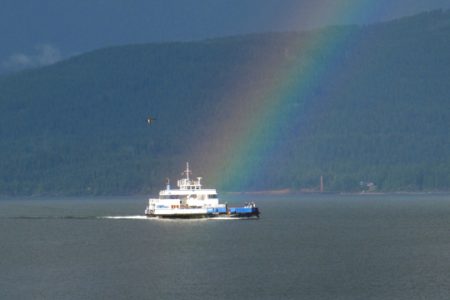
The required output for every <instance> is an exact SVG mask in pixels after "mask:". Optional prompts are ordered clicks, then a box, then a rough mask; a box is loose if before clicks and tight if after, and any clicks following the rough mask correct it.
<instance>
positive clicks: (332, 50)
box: [200, 0, 380, 190]
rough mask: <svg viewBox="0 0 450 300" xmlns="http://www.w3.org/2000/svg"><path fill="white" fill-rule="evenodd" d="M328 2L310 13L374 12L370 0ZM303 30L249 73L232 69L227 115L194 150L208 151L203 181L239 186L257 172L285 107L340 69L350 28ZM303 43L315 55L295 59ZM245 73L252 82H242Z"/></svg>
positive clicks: (288, 117)
mask: <svg viewBox="0 0 450 300" xmlns="http://www.w3.org/2000/svg"><path fill="white" fill-rule="evenodd" d="M333 3H335V4H332V5H331V6H329V7H317V9H316V12H315V13H314V14H312V15H311V18H326V19H327V20H328V19H329V20H336V21H337V22H338V20H340V19H349V18H351V17H352V15H365V16H366V17H369V16H370V14H371V13H380V9H379V8H378V7H377V6H376V5H377V4H376V1H364V0H361V1H350V2H344V4H342V2H339V3H340V4H337V3H338V1H335V2H333ZM348 3H353V4H352V5H351V6H349V5H348ZM293 17H295V16H293ZM329 30H332V28H330V29H329ZM336 32H338V31H336ZM305 34H306V35H307V38H300V39H296V38H293V39H292V40H291V41H288V42H287V44H285V45H283V47H284V52H281V53H280V55H278V56H275V57H272V58H271V59H270V60H266V59H264V60H261V61H256V62H254V64H253V68H252V69H253V72H252V73H251V74H248V73H247V74H245V75H242V76H239V75H238V76H237V79H235V80H234V81H233V82H231V83H229V90H230V92H229V94H227V95H226V96H225V97H228V98H231V99H236V100H234V102H233V104H232V109H231V110H232V116H230V118H228V119H226V120H224V121H223V122H222V123H221V124H219V125H218V126H217V128H216V134H215V136H216V139H215V140H214V141H212V142H211V141H208V142H207V143H205V144H202V145H201V147H202V149H203V151H200V152H203V153H205V152H207V153H208V155H207V161H206V162H205V165H206V166H207V167H206V168H207V170H203V172H204V174H205V176H208V177H207V178H208V181H209V182H212V183H214V184H215V185H217V186H218V187H219V188H220V187H222V188H229V187H233V189H235V190H242V188H244V186H245V184H246V183H248V182H251V180H252V178H256V174H257V173H261V172H264V168H261V166H262V165H264V161H265V160H270V156H271V154H272V153H274V151H277V142H275V141H277V138H278V137H277V135H279V134H280V132H282V128H285V126H286V124H287V123H289V122H291V121H292V120H293V118H295V117H296V116H295V114H293V113H291V112H292V111H293V108H294V107H297V108H298V107H299V106H300V107H301V106H302V104H303V103H304V101H305V99H307V98H308V97H310V96H311V94H312V93H314V89H315V88H316V87H318V86H319V87H320V86H322V85H325V86H326V85H327V84H328V82H329V80H331V79H332V78H333V76H334V75H336V74H337V72H342V70H340V69H339V61H340V58H341V57H342V55H345V52H346V51H348V50H349V48H351V47H352V46H354V45H352V43H353V41H351V39H350V37H349V36H350V34H349V33H345V32H343V31H339V33H337V34H322V33H321V32H320V31H316V32H315V33H314V34H308V33H305ZM305 49H309V50H312V51H318V52H320V59H316V60H315V59H312V60H308V61H307V62H306V63H305V62H304V61H302V60H301V59H298V54H299V53H296V52H297V51H298V52H301V51H305ZM345 72H350V70H345ZM260 74H264V75H263V76H260ZM248 78H251V80H252V81H253V82H251V83H250V84H248ZM255 86H256V87H258V88H254V87H255ZM261 86H263V88H261ZM243 100H245V101H243ZM228 103H229V102H228ZM278 139H279V138H278Z"/></svg>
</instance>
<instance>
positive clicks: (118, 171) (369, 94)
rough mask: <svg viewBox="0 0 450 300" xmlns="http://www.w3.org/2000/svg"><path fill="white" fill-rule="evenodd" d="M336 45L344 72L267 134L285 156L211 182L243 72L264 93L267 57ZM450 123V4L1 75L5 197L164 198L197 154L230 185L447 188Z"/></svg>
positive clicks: (116, 50)
mask: <svg viewBox="0 0 450 300" xmlns="http://www.w3.org/2000/svg"><path fill="white" fill-rule="evenodd" d="M342 37H345V38H342ZM332 39H336V40H340V41H343V42H342V44H341V45H339V51H337V52H336V53H333V55H334V56H335V57H334V61H335V62H336V63H335V64H334V65H333V67H334V70H333V71H332V72H329V73H328V74H331V75H330V76H328V77H327V78H326V80H321V81H317V82H315V83H314V82H313V83H311V84H315V86H311V87H309V89H308V90H310V91H311V92H310V93H308V94H307V95H306V96H305V95H304V96H303V98H302V99H300V100H301V105H299V106H298V107H296V110H295V114H294V113H292V116H290V117H289V118H286V120H288V122H284V123H283V124H281V125H280V134H279V135H277V136H276V139H277V140H274V141H269V142H271V143H272V144H273V145H277V151H276V152H275V154H274V155H271V157H270V158H265V157H260V158H258V159H259V161H260V165H259V168H260V171H261V172H260V173H261V176H258V175H256V176H253V177H251V178H244V177H242V178H241V180H240V181H239V182H240V184H239V186H236V185H233V184H232V183H230V182H228V183H227V182H218V181H217V182H215V181H214V180H212V181H211V180H209V181H208V173H207V172H208V169H209V168H208V166H207V165H206V163H205V162H206V161H208V159H207V158H208V157H209V156H210V155H211V153H209V152H208V148H207V147H206V148H204V149H205V150H204V151H203V152H201V153H198V151H199V147H195V145H196V144H197V145H198V144H202V143H203V144H207V142H208V141H210V142H211V143H214V142H215V141H216V140H217V139H220V138H221V137H220V136H218V132H216V129H217V126H216V125H217V124H219V123H221V122H223V121H224V120H227V119H230V120H231V121H234V119H233V115H232V114H233V111H234V109H233V107H232V104H233V103H241V104H242V105H245V103H246V101H247V99H246V98H245V97H242V98H237V99H236V98H234V99H231V98H230V97H229V96H230V95H233V93H232V91H230V89H233V85H232V84H231V83H233V82H235V79H236V78H242V79H244V78H245V80H244V81H243V82H241V83H240V84H241V88H242V87H244V88H245V87H248V89H251V90H252V91H254V94H255V95H258V93H259V92H261V93H263V91H264V89H265V84H266V83H267V82H270V81H272V80H273V79H274V78H272V76H273V74H271V73H270V72H258V73H256V74H255V72H252V68H253V67H254V65H255V63H256V62H261V61H273V60H277V61H280V62H281V64H280V67H281V68H286V69H288V68H289V67H291V66H292V64H298V65H302V64H303V65H308V64H309V65H315V64H314V62H317V61H318V62H320V60H324V59H325V58H326V56H327V55H329V54H328V53H326V49H323V48H321V44H320V43H312V42H309V41H316V40H332ZM305 45H307V46H305ZM287 54H288V55H287ZM299 62H300V63H299ZM290 80H291V81H292V82H293V84H295V83H296V80H297V81H298V80H300V79H298V78H290ZM319 83H320V84H319ZM294 96H295V95H294ZM236 97H240V96H239V95H236ZM297 100H298V99H297ZM297 100H296V101H297ZM149 115H152V116H154V117H155V118H156V121H155V122H154V123H153V124H152V125H151V126H149V125H148V123H147V121H146V120H147V117H148V116H149ZM449 129H450V12H448V11H447V12H445V11H434V12H428V13H424V14H420V15H416V16H412V17H407V18H402V19H399V20H394V21H390V22H386V23H382V24H374V25H366V26H339V27H329V28H324V29H321V30H314V31H309V32H289V33H267V34H253V35H245V36H235V37H226V38H218V39H210V40H203V41H195V42H173V43H159V44H140V45H126V46H118V47H111V48H105V49H100V50H97V51H93V52H90V53H85V54H82V55H79V56H76V57H73V58H70V59H68V60H65V61H62V62H59V63H57V64H54V65H51V66H47V67H42V68H37V69H32V70H27V71H22V72H20V73H16V74H11V75H7V76H2V77H0V141H1V142H0V143H1V148H0V154H1V160H0V195H127V194H144V193H155V192H156V191H157V190H158V189H159V188H161V187H162V186H163V185H164V181H165V178H166V177H170V178H173V179H174V180H175V179H176V178H177V177H178V175H179V173H180V171H181V170H182V169H183V167H184V163H185V162H186V161H191V166H192V168H193V170H194V175H196V176H203V177H204V178H205V179H204V183H205V185H207V186H211V187H216V185H218V186H217V187H218V188H220V189H221V190H224V191H236V190H240V191H251V190H270V189H282V188H290V189H293V190H317V189H318V186H319V178H320V176H323V178H324V183H325V190H326V191H330V192H333V191H348V192H352V191H361V190H363V189H366V188H367V185H366V183H369V182H373V183H374V184H375V185H376V187H377V191H448V190H450V134H449ZM248 159H249V160H252V159H255V158H253V157H248ZM244 163H245V162H244ZM235 175H236V176H238V177H239V176H240V174H235Z"/></svg>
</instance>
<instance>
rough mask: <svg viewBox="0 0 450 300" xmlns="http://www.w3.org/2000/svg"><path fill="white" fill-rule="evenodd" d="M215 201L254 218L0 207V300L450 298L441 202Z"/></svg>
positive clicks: (123, 208) (36, 203)
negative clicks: (256, 215)
mask: <svg viewBox="0 0 450 300" xmlns="http://www.w3.org/2000/svg"><path fill="white" fill-rule="evenodd" d="M223 198H224V200H226V201H228V202H229V203H233V202H235V203H236V204H240V203H243V202H245V201H255V202H257V204H258V206H259V207H260V209H261V211H262V217H261V219H260V220H254V221H242V220H194V221H192V220H151V219H144V218H142V213H143V210H144V208H145V205H146V199H145V198H143V197H142V198H113V199H31V200H22V199H14V200H0V299H104V298H109V299H450V276H449V274H450V195H448V194H441V195H377V196H374V195H371V196H361V195H359V196H355V195H351V196H343V195H296V196H232V195H227V196H224V197H223ZM111 216H116V218H108V217H111ZM117 216H119V217H117ZM120 216H121V217H120Z"/></svg>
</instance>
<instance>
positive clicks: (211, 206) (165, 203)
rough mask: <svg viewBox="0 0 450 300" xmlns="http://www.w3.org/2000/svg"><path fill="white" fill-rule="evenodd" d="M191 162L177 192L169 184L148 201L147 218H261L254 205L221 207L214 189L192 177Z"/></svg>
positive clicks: (178, 183)
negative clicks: (205, 186) (157, 195)
mask: <svg viewBox="0 0 450 300" xmlns="http://www.w3.org/2000/svg"><path fill="white" fill-rule="evenodd" d="M190 173H191V171H190V170H189V163H186V170H184V172H183V174H185V175H186V178H182V179H180V180H178V181H177V186H178V189H171V188H170V183H169V182H167V186H166V189H165V190H161V191H160V192H159V198H150V199H148V206H147V208H146V209H145V215H146V216H148V217H162V218H216V217H220V218H240V219H249V218H259V209H258V207H256V205H255V203H253V202H251V203H246V204H245V205H244V206H241V207H228V205H227V204H220V203H219V199H218V195H217V191H216V190H215V189H204V188H202V184H201V180H202V178H201V177H197V180H191V179H190V178H189V175H190Z"/></svg>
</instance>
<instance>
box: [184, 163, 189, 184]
mask: <svg viewBox="0 0 450 300" xmlns="http://www.w3.org/2000/svg"><path fill="white" fill-rule="evenodd" d="M184 173H186V179H187V180H188V181H189V173H191V170H189V162H186V170H185V171H184Z"/></svg>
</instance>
